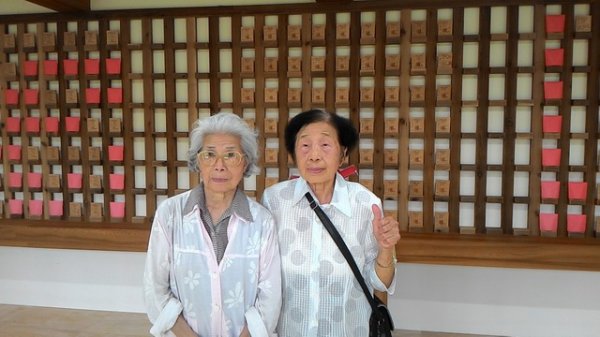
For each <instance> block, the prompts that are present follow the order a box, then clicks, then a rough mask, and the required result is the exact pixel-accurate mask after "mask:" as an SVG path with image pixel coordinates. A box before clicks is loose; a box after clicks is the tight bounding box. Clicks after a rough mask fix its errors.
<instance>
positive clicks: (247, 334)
mask: <svg viewBox="0 0 600 337" xmlns="http://www.w3.org/2000/svg"><path fill="white" fill-rule="evenodd" d="M240 337H250V332H249V331H248V325H244V328H243V329H242V332H241V333H240Z"/></svg>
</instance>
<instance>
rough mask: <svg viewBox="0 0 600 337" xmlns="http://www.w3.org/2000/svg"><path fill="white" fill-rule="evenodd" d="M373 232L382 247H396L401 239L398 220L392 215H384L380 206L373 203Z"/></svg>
mask: <svg viewBox="0 0 600 337" xmlns="http://www.w3.org/2000/svg"><path fill="white" fill-rule="evenodd" d="M371 210H372V211H373V215H374V216H375V217H374V218H373V234H374V235H375V239H376V240H377V243H378V244H379V247H380V248H383V249H390V248H394V246H395V245H396V243H397V242H398V240H400V228H399V226H398V221H397V220H396V219H394V218H392V217H391V216H386V217H385V218H384V217H383V212H382V211H381V208H379V206H377V205H375V204H373V206H371Z"/></svg>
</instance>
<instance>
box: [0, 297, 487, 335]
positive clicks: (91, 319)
mask: <svg viewBox="0 0 600 337" xmlns="http://www.w3.org/2000/svg"><path fill="white" fill-rule="evenodd" d="M149 329H150V325H149V323H148V319H147V318H146V315H145V314H136V313H119V312H106V311H91V310H73V309H57V308H45V307H30V306H20V305H7V304H0V337H106V336H110V337H133V336H136V337H142V336H150V334H149V333H148V330H149ZM394 337H483V336H481V335H468V334H456V333H441V332H421V331H407V330H401V331H396V332H394Z"/></svg>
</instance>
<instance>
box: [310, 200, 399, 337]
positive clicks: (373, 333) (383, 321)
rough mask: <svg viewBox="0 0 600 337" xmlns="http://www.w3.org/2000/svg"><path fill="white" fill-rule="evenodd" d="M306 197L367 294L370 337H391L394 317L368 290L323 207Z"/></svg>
mask: <svg viewBox="0 0 600 337" xmlns="http://www.w3.org/2000/svg"><path fill="white" fill-rule="evenodd" d="M304 196H305V197H306V199H307V200H308V202H309V203H310V208H312V209H313V210H314V211H315V213H317V216H318V217H319V219H320V220H321V222H322V223H323V226H325V229H327V231H328V232H329V234H330V235H331V237H332V238H333V241H335V243H336V245H337V246H338V248H339V249H340V251H341V252H342V254H343V255H344V257H345V258H346V261H348V265H349V266H350V269H352V272H353V273H354V276H355V277H356V279H357V280H358V283H359V284H360V287H361V288H362V290H363V291H364V292H365V296H367V300H368V301H369V304H370V305H371V309H373V311H372V312H371V318H369V337H391V336H392V330H394V322H393V321H392V316H390V312H389V311H388V309H387V307H386V306H385V304H383V303H382V302H381V301H380V300H379V298H377V296H373V295H372V294H371V292H370V291H369V288H367V284H366V283H365V279H364V278H363V277H362V274H361V273H360V270H358V266H357V265H356V262H355V261H354V258H353V257H352V254H351V253H350V250H349V249H348V247H347V246H346V243H344V239H342V237H341V235H340V233H339V232H338V231H337V229H335V226H334V225H333V224H332V223H331V220H329V217H327V214H325V212H323V210H322V209H321V207H319V205H317V203H316V202H315V199H314V198H313V197H312V195H310V192H306V194H305V195H304Z"/></svg>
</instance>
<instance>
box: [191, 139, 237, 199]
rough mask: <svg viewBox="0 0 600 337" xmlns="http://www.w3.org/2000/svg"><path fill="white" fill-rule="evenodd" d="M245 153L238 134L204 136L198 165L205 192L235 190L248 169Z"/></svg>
mask: <svg viewBox="0 0 600 337" xmlns="http://www.w3.org/2000/svg"><path fill="white" fill-rule="evenodd" d="M243 153H244V152H243V151H242V146H241V144H240V138H239V137H237V136H234V135H230V134H220V133H218V134H209V135H207V136H205V137H204V145H203V146H202V150H201V151H200V152H199V153H198V167H199V169H200V176H201V177H202V181H203V182H204V191H205V193H228V192H235V190H236V189H237V186H238V184H239V183H240V181H241V180H242V178H243V176H244V170H245V169H246V158H245V157H244V155H243Z"/></svg>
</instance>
